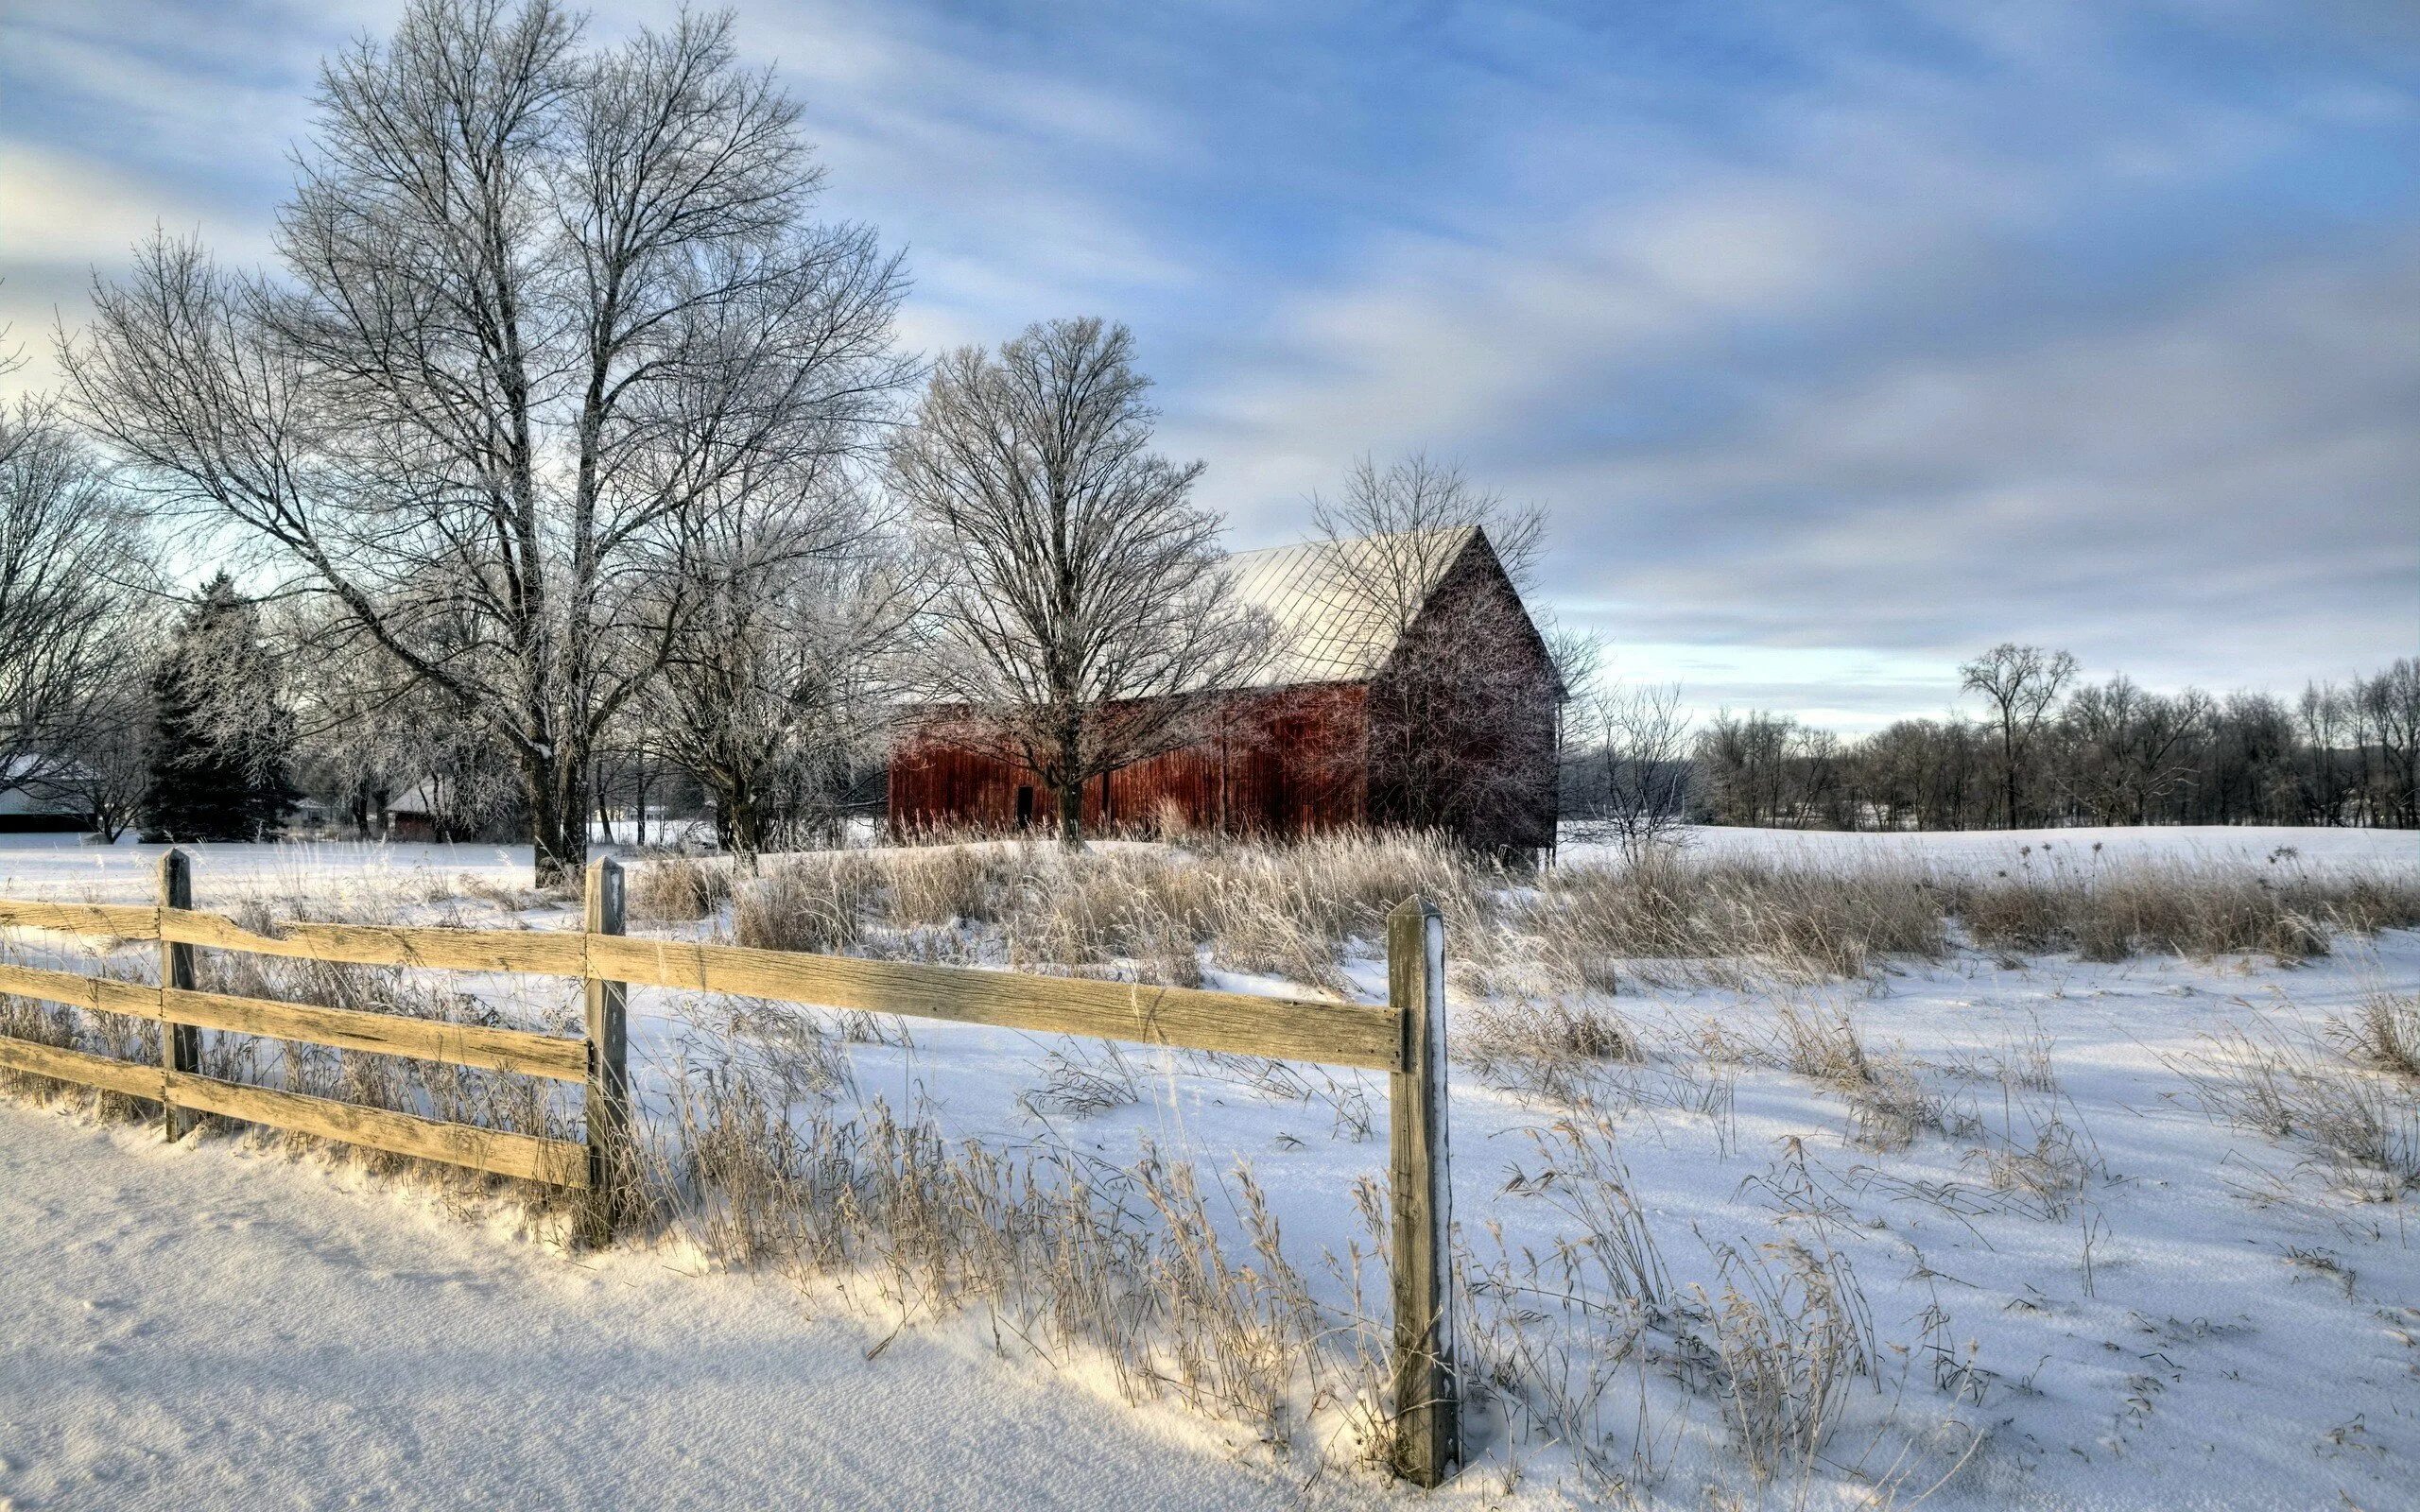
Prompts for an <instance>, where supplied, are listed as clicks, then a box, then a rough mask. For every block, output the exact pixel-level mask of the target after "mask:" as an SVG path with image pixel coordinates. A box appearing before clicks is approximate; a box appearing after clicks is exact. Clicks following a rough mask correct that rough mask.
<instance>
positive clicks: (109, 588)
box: [0, 364, 140, 793]
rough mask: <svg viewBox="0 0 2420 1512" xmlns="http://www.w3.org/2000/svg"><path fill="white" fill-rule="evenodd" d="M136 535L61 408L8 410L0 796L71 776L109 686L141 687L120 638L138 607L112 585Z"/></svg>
mask: <svg viewBox="0 0 2420 1512" xmlns="http://www.w3.org/2000/svg"><path fill="white" fill-rule="evenodd" d="M7 366H8V365H6V364H0V370H6V367H7ZM134 535H135V532H134V525H133V520H132V518H131V515H130V510H129V509H128V507H127V504H126V501H125V499H124V498H123V496H121V495H120V494H119V493H117V492H116V491H115V490H113V489H112V488H111V487H110V485H109V482H108V480H107V477H106V475H105V473H104V472H103V469H102V467H101V465H100V462H99V459H98V458H96V457H95V455H93V453H92V450H91V449H90V448H89V447H88V446H86V445H85V444H84V443H83V442H81V441H80V440H78V438H76V437H75V435H74V434H73V432H72V431H71V430H70V429H69V427H68V425H67V424H66V422H65V421H64V420H63V419H62V418H61V415H60V414H59V412H58V410H57V409H56V408H55V407H54V406H53V405H51V404H49V403H47V402H46V401H43V400H39V399H26V400H24V401H22V402H20V403H19V404H17V405H16V406H15V407H14V408H13V409H10V408H7V407H0V793H5V792H8V791H9V789H11V788H13V787H19V786H26V785H30V784H34V783H39V782H43V780H45V779H47V778H52V777H55V776H57V775H59V770H60V768H61V765H62V764H63V763H65V762H66V761H67V760H68V757H69V752H68V749H67V747H68V745H69V743H70V741H71V739H72V738H73V736H74V735H75V734H76V732H77V731H78V730H81V729H84V728H86V727H87V726H88V725H89V723H90V721H91V719H92V718H93V717H94V716H95V709H96V708H97V705H95V703H94V700H95V697H96V696H97V695H98V694H99V693H100V692H101V689H100V685H101V684H102V683H105V682H107V681H108V680H110V679H115V678H124V677H127V676H130V675H132V676H140V674H139V673H130V670H129V668H128V667H127V666H126V665H125V661H124V650H125V647H124V646H123V645H121V644H117V641H116V638H115V637H114V636H113V634H112V630H113V627H114V624H115V622H116V620H117V619H118V618H119V617H120V616H121V615H122V614H123V613H124V612H126V610H127V608H128V595H126V594H125V593H122V592H120V591H119V589H118V588H117V586H116V584H115V583H114V582H113V581H112V579H113V578H114V577H117V576H122V575H124V574H126V573H128V572H130V570H132V567H133V558H135V557H136V556H137V554H138V553H137V547H136V544H135V540H134Z"/></svg>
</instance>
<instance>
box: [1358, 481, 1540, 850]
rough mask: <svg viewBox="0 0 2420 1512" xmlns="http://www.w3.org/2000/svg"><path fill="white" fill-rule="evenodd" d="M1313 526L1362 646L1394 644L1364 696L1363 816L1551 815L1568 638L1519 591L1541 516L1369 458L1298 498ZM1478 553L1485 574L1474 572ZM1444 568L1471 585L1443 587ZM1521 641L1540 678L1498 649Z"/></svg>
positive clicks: (1463, 825) (1509, 825) (1473, 822)
mask: <svg viewBox="0 0 2420 1512" xmlns="http://www.w3.org/2000/svg"><path fill="white" fill-rule="evenodd" d="M1311 521H1312V524H1313V525H1314V526H1315V527H1316V528H1317V529H1318V531H1319V533H1320V535H1321V536H1322V537H1323V538H1324V539H1326V540H1327V541H1330V542H1333V543H1334V544H1335V545H1336V547H1337V548H1338V549H1336V550H1335V551H1333V552H1332V553H1331V554H1330V557H1329V561H1330V563H1331V566H1330V569H1329V570H1330V574H1331V576H1332V579H1333V580H1332V582H1330V583H1329V584H1328V590H1329V592H1331V593H1335V594H1337V595H1338V596H1339V597H1340V600H1341V601H1342V602H1343V603H1344V604H1346V605H1347V606H1349V609H1350V611H1351V612H1352V613H1353V614H1354V615H1356V616H1357V618H1358V619H1359V620H1360V622H1361V625H1362V627H1363V633H1364V634H1366V636H1367V637H1368V638H1369V639H1370V641H1371V643H1372V644H1374V646H1378V647H1391V648H1392V651H1391V654H1390V656H1389V658H1388V661H1387V663H1386V664H1385V666H1384V667H1382V668H1381V670H1380V672H1379V675H1378V677H1377V678H1376V679H1374V681H1373V682H1372V684H1371V688H1370V695H1369V716H1370V730H1371V734H1370V745H1371V749H1370V765H1371V771H1372V779H1371V780H1372V783H1373V786H1374V792H1373V795H1372V812H1373V813H1374V815H1378V816H1385V817H1388V818H1392V819H1395V820H1399V821H1402V822H1406V823H1410V824H1414V825H1419V826H1423V827H1426V828H1434V829H1438V830H1442V831H1444V832H1446V833H1456V834H1484V833H1506V832H1507V831H1518V830H1520V829H1524V828H1528V827H1530V822H1529V821H1532V820H1535V819H1538V818H1540V817H1543V818H1545V819H1547V820H1551V818H1552V816H1553V810H1554V806H1555V802H1556V791H1555V788H1556V775H1557V767H1558V765H1559V759H1560V755H1561V747H1562V744H1563V741H1562V739H1561V736H1560V734H1559V726H1560V718H1559V713H1560V711H1559V705H1560V703H1561V701H1562V699H1563V697H1564V695H1565V693H1566V691H1567V689H1568V687H1569V686H1570V685H1571V684H1570V682H1569V681H1568V680H1567V679H1565V678H1564V673H1563V671H1562V670H1561V667H1562V664H1563V663H1564V662H1565V661H1568V660H1570V659H1571V646H1572V644H1574V643H1573V642H1572V641H1571V640H1570V638H1568V637H1564V636H1560V635H1558V634H1557V633H1556V631H1555V628H1554V627H1553V626H1552V624H1551V623H1550V622H1549V623H1547V624H1544V625H1540V624H1538V623H1536V621H1535V617H1534V616H1533V615H1532V613H1531V612H1530V610H1529V609H1528V607H1527V606H1526V605H1525V604H1524V603H1523V601H1522V597H1521V594H1522V591H1523V590H1525V589H1528V588H1530V587H1532V586H1534V584H1533V576H1534V572H1535V568H1536V565H1537V559H1538V553H1539V550H1540V548H1541V546H1542V545H1543V543H1544V540H1545V525H1546V519H1545V515H1544V513H1543V511H1541V510H1539V509H1538V508H1537V507H1534V506H1515V505H1512V504H1509V503H1507V502H1506V501H1505V499H1504V497H1503V495H1501V494H1499V493H1495V492H1493V491H1491V490H1486V489H1483V488H1480V487H1479V486H1478V485H1477V484H1475V483H1474V482H1472V481H1471V479H1470V477H1469V476H1468V475H1467V474H1466V473H1464V472H1463V471H1462V470H1461V468H1459V467H1456V466H1453V465H1451V464H1447V463H1441V462H1437V461H1434V460H1432V459H1430V458H1429V457H1427V456H1426V455H1421V454H1416V453H1415V454H1413V455H1409V456H1406V457H1404V458H1402V459H1400V460H1398V461H1395V462H1392V463H1389V464H1387V465H1385V466H1383V467H1382V466H1380V465H1379V464H1378V463H1377V462H1376V461H1374V459H1372V458H1369V457H1364V458H1362V459H1361V460H1360V461H1359V462H1357V463H1356V464H1355V465H1354V467H1353V469H1352V471H1351V472H1348V473H1347V474H1346V476H1345V480H1344V486H1343V488H1342V489H1341V490H1339V491H1338V492H1336V493H1334V494H1323V495H1314V496H1313V497H1312V499H1311ZM1474 532H1477V533H1478V535H1479V536H1480V537H1481V538H1482V539H1483V542H1484V550H1483V551H1482V552H1479V553H1476V554H1475V553H1474V552H1473V551H1472V537H1473V533H1474ZM1348 542H1350V543H1351V544H1350V545H1347V544H1346V543H1348ZM1491 555H1492V557H1493V558H1494V561H1495V566H1496V567H1497V568H1498V569H1500V571H1501V575H1502V576H1501V578H1500V580H1498V581H1496V582H1491V581H1487V580H1485V577H1486V575H1487V573H1488V569H1487V564H1486V561H1485V559H1484V558H1485V557H1487V556H1491ZM1456 571H1461V572H1466V573H1472V574H1474V575H1476V576H1478V577H1479V578H1480V580H1478V581H1474V582H1472V583H1470V584H1454V585H1452V586H1451V587H1449V586H1448V578H1449V576H1450V575H1451V574H1452V573H1454V572H1456ZM1415 626H1416V627H1417V629H1418V633H1417V634H1413V633H1410V632H1412V631H1413V629H1414V627H1415ZM1533 639H1534V640H1536V641H1537V642H1538V649H1539V650H1541V651H1542V652H1543V653H1544V655H1543V656H1542V658H1540V659H1538V661H1537V662H1536V663H1535V664H1536V665H1537V666H1538V667H1539V669H1540V672H1541V674H1542V675H1541V676H1530V675H1526V674H1525V671H1524V669H1525V668H1526V667H1529V666H1530V665H1532V663H1531V662H1529V661H1527V660H1525V659H1518V658H1513V657H1508V655H1507V649H1508V648H1509V647H1513V646H1516V645H1518V644H1521V643H1523V642H1524V641H1530V640H1533ZM1582 670H1584V669H1582V668H1581V667H1579V666H1578V665H1577V664H1575V665H1574V671H1582Z"/></svg>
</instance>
